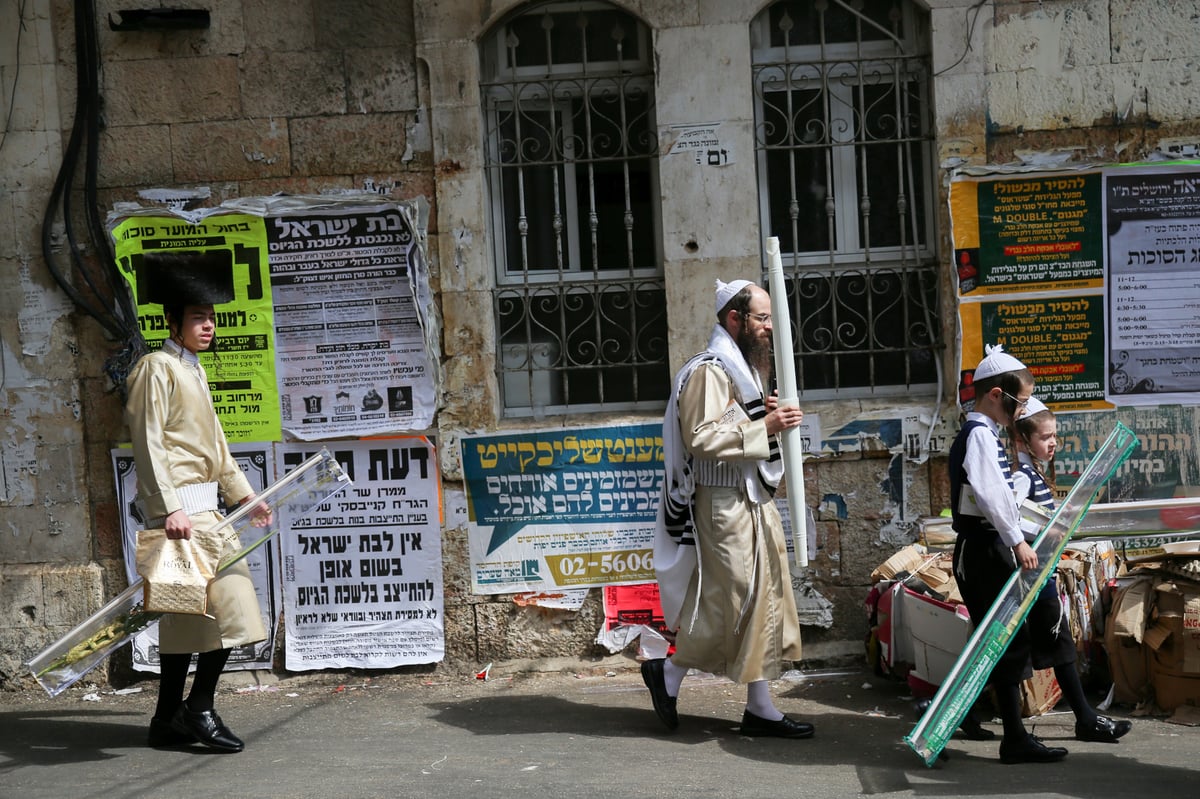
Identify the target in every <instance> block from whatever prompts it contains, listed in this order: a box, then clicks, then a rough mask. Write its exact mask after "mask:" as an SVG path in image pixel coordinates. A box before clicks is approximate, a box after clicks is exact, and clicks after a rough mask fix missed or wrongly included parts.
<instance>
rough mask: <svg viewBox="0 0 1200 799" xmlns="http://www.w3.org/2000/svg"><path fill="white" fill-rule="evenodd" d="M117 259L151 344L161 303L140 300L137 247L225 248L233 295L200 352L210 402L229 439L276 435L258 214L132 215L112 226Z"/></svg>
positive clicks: (161, 329) (160, 322)
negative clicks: (208, 348) (212, 339)
mask: <svg viewBox="0 0 1200 799" xmlns="http://www.w3.org/2000/svg"><path fill="white" fill-rule="evenodd" d="M111 234H112V237H113V243H114V247H115V251H116V258H117V264H118V265H119V267H120V269H121V272H122V274H124V275H125V278H126V280H128V281H129V283H130V286H131V287H132V288H133V296H134V301H135V302H136V303H137V309H138V324H139V325H140V326H141V330H142V335H143V336H144V337H145V339H146V341H147V342H148V343H149V344H150V346H151V348H152V349H153V348H156V347H157V346H158V343H159V342H161V341H162V340H163V339H165V338H166V337H167V329H166V320H165V319H164V317H163V312H162V306H161V305H157V304H153V303H146V302H143V301H142V295H143V293H144V292H143V291H142V290H141V280H140V277H139V272H140V267H141V263H142V254H143V253H145V252H149V251H156V250H188V249H194V250H205V251H208V250H223V251H226V252H228V253H229V257H230V259H231V261H232V264H233V276H234V292H235V295H234V300H233V302H231V303H227V304H224V305H220V306H218V307H217V308H216V311H217V350H216V352H204V353H201V355H200V358H201V361H202V363H203V364H204V369H205V371H206V372H207V373H208V379H209V386H210V388H211V390H212V397H213V405H214V406H215V407H216V411H217V416H218V417H219V418H220V419H221V426H222V427H224V428H225V435H226V436H227V437H228V438H229V440H230V441H231V442H233V441H246V442H263V441H279V440H280V438H281V436H282V433H281V426H280V419H279V392H278V389H277V387H276V380H275V345H274V318H273V313H272V307H271V284H270V278H269V274H268V271H267V247H266V231H265V226H264V223H263V219H262V217H259V216H250V215H246V214H218V215H213V216H208V217H205V218H204V219H203V220H202V221H199V222H191V221H188V220H186V219H183V218H181V217H175V216H130V217H126V218H124V219H122V220H120V221H118V222H116V223H115V224H113V225H112V226H111Z"/></svg>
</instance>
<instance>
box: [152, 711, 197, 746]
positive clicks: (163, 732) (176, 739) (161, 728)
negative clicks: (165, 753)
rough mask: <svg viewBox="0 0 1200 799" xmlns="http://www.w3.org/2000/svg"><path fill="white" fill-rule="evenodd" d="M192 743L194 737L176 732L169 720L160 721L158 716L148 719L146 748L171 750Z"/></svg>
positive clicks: (194, 741) (194, 740)
mask: <svg viewBox="0 0 1200 799" xmlns="http://www.w3.org/2000/svg"><path fill="white" fill-rule="evenodd" d="M194 743H196V736H195V735H192V734H191V733H190V732H186V733H184V732H176V731H175V728H174V727H172V726H171V720H170V719H160V718H159V717H158V716H155V717H154V718H152V719H150V734H149V735H148V736H147V737H146V744H147V745H148V746H150V747H152V748H154V749H171V748H174V747H179V746H190V745H191V744H194Z"/></svg>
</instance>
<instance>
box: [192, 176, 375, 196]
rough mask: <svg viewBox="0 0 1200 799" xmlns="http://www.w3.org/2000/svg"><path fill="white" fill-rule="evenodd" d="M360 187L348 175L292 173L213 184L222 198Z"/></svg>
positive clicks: (324, 192) (313, 192) (336, 191)
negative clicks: (218, 184) (219, 184)
mask: <svg viewBox="0 0 1200 799" xmlns="http://www.w3.org/2000/svg"><path fill="white" fill-rule="evenodd" d="M355 188H358V185H357V183H356V181H355V180H354V179H353V178H352V177H349V176H347V175H328V176H320V175H292V176H282V177H276V178H254V179H251V180H244V181H241V182H239V183H230V184H225V185H224V186H213V191H214V193H217V192H218V191H219V193H220V195H221V199H232V198H234V197H267V196H270V195H272V194H277V193H279V192H283V193H284V194H328V193H333V194H336V193H339V192H341V191H346V190H349V189H355Z"/></svg>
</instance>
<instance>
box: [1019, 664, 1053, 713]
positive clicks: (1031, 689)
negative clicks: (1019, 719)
mask: <svg viewBox="0 0 1200 799" xmlns="http://www.w3.org/2000/svg"><path fill="white" fill-rule="evenodd" d="M1061 699H1062V687H1061V686H1060V685H1059V684H1058V679H1057V678H1056V677H1055V676H1054V669H1037V670H1035V671H1034V672H1033V676H1032V677H1030V678H1029V679H1028V680H1025V681H1024V682H1023V683H1021V715H1022V716H1025V717H1026V718H1028V717H1029V716H1040V715H1042V714H1043V713H1048V712H1050V711H1051V710H1053V709H1054V706H1055V705H1057V704H1058V703H1059V701H1060V700H1061Z"/></svg>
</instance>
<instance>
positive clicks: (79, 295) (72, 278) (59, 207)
mask: <svg viewBox="0 0 1200 799" xmlns="http://www.w3.org/2000/svg"><path fill="white" fill-rule="evenodd" d="M74 10H75V62H76V78H75V85H76V95H75V116H74V120H73V122H72V126H71V136H70V138H69V139H68V141H67V147H66V150H65V151H64V152H63V162H62V166H61V167H60V168H59V172H58V175H57V177H56V178H55V181H54V187H53V188H52V189H51V191H50V197H49V200H48V201H47V204H46V213H45V216H44V217H43V219H42V255H43V257H44V258H45V260H46V266H47V268H48V269H49V270H50V273H51V275H53V277H54V279H55V281H56V282H57V283H58V284H59V286H61V287H62V289H63V291H65V292H66V293H67V296H69V297H70V298H71V300H72V302H74V303H75V305H76V306H77V307H79V308H80V309H81V310H83V311H84V312H85V313H87V314H88V315H89V316H91V317H92V318H93V319H95V320H96V321H97V322H98V323H99V324H100V326H101V327H103V328H104V331H105V333H107V334H108V336H109V337H110V338H112V339H115V340H118V341H121V342H122V347H121V349H120V350H118V351H117V352H116V353H114V354H113V355H111V356H110V357H109V358H108V359H106V360H105V362H104V371H105V373H106V374H107V375H108V376H109V379H110V380H112V382H113V384H114V385H115V386H117V387H118V388H120V389H122V391H123V390H124V386H125V376H126V375H127V374H128V373H129V370H130V369H131V368H132V367H133V364H134V363H136V362H137V359H138V358H139V357H141V355H142V354H144V353H145V352H146V349H147V347H146V342H145V340H144V339H143V338H142V335H141V330H140V328H139V326H138V319H137V308H136V307H135V306H134V304H133V300H132V297H131V295H130V292H129V288H128V285H127V283H126V282H125V279H124V277H123V276H122V275H121V273H120V271H119V269H118V267H117V263H116V259H115V257H114V255H113V251H112V245H111V242H110V241H109V239H108V234H107V233H106V231H105V229H104V224H103V222H102V221H101V219H100V212H99V203H98V199H97V185H96V184H97V171H98V170H97V165H98V161H99V139H100V87H99V73H100V49H99V42H98V38H97V31H96V9H95V4H94V2H93V0H76V1H75V3H74ZM81 160H82V162H83V170H84V175H83V184H84V185H83V192H82V194H83V197H82V200H83V206H84V207H83V208H82V209H75V208H74V207H73V200H75V199H76V198H75V178H76V172H77V170H78V169H79V167H80V161H81ZM77 215H81V216H82V219H83V223H84V224H83V228H84V231H83V232H84V233H85V234H86V237H85V238H83V239H82V240H81V238H80V232H77V230H76V217H77ZM60 226H61V229H62V232H63V240H62V241H56V240H55V235H54V232H55V230H56V229H57V228H59V227H60ZM64 244H65V246H64Z"/></svg>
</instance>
